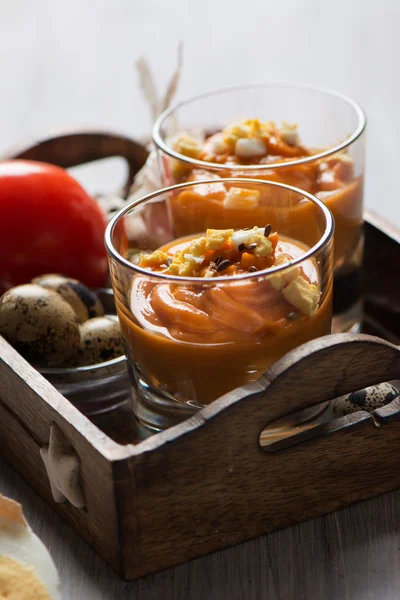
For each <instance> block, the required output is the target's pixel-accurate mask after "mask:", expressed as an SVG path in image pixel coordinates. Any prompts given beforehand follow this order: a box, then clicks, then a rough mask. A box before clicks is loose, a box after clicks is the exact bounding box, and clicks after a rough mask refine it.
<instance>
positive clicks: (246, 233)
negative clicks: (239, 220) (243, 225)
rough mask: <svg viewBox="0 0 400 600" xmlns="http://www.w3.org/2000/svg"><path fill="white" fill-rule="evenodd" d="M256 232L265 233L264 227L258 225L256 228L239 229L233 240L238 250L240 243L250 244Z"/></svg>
mask: <svg viewBox="0 0 400 600" xmlns="http://www.w3.org/2000/svg"><path fill="white" fill-rule="evenodd" d="M256 233H259V234H260V235H264V229H263V228H262V227H257V228H256V229H239V230H238V231H235V233H234V234H233V235H232V242H233V245H234V246H235V248H236V250H238V248H239V246H240V244H248V243H249V242H250V240H251V238H252V237H253V235H255V234H256Z"/></svg>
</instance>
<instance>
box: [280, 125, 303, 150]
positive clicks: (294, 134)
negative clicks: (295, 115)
mask: <svg viewBox="0 0 400 600" xmlns="http://www.w3.org/2000/svg"><path fill="white" fill-rule="evenodd" d="M280 134H281V138H282V139H283V141H284V142H285V143H286V144H289V146H298V144H299V133H298V131H297V125H294V124H293V125H292V124H290V123H287V122H286V121H283V123H282V127H281V129H280Z"/></svg>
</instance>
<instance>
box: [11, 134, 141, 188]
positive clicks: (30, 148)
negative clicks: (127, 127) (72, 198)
mask: <svg viewBox="0 0 400 600" xmlns="http://www.w3.org/2000/svg"><path fill="white" fill-rule="evenodd" d="M113 156H120V157H122V158H124V159H125V160H126V162H127V163H128V169H129V171H128V177H127V180H126V182H125V184H124V187H123V190H122V194H123V195H124V197H126V194H127V193H128V191H129V188H130V186H131V185H132V181H133V178H134V176H135V175H136V173H137V172H138V171H139V169H141V167H142V166H143V165H144V163H145V161H146V159H147V156H148V151H147V150H146V147H145V146H144V145H143V144H141V143H139V142H136V141H135V140H132V139H130V138H128V137H125V136H123V135H120V134H116V133H112V132H108V131H68V132H65V133H62V134H60V135H56V136H52V137H46V138H43V139H41V140H37V141H36V142H34V143H29V144H25V145H23V146H21V147H19V148H14V149H12V150H10V151H9V152H7V153H6V155H5V156H3V159H10V158H21V159H26V160H38V161H43V162H48V163H52V164H54V165H58V166H59V167H64V168H65V169H67V168H70V167H75V166H77V165H81V164H85V163H88V162H92V161H94V160H100V159H102V158H110V157H113Z"/></svg>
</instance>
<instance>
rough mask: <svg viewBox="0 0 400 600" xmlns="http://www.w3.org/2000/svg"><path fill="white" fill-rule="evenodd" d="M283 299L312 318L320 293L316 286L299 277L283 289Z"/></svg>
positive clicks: (316, 308)
mask: <svg viewBox="0 0 400 600" xmlns="http://www.w3.org/2000/svg"><path fill="white" fill-rule="evenodd" d="M282 294H283V297H284V298H285V300H287V301H288V302H290V304H293V306H295V307H296V308H298V309H299V310H301V312H302V313H304V314H305V315H307V316H308V317H312V315H314V314H315V313H316V312H317V310H318V303H319V300H320V297H321V292H320V291H319V289H318V288H317V286H316V285H314V284H312V283H310V282H309V281H307V279H305V277H303V276H301V275H299V276H298V277H296V279H293V281H292V282H291V283H289V285H288V286H287V287H285V288H284V290H283V292H282Z"/></svg>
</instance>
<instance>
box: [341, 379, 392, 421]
mask: <svg viewBox="0 0 400 600" xmlns="http://www.w3.org/2000/svg"><path fill="white" fill-rule="evenodd" d="M399 396H400V392H399V391H398V390H397V389H396V388H395V387H394V386H393V385H392V384H390V383H379V384H378V385H371V386H370V387H367V388H364V389H362V390H358V391H357V392H352V393H351V394H346V395H345V396H340V397H339V398H336V400H334V401H333V414H334V416H335V417H342V416H343V415H350V414H352V413H355V412H358V411H359V410H363V411H366V412H369V413H371V412H373V411H374V410H376V409H377V408H381V407H382V406H386V405H387V404H390V402H393V400H395V399H396V398H399Z"/></svg>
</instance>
